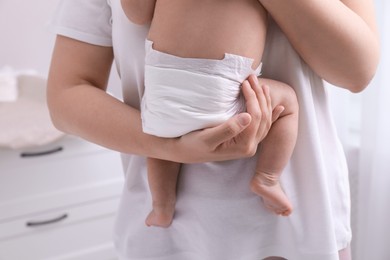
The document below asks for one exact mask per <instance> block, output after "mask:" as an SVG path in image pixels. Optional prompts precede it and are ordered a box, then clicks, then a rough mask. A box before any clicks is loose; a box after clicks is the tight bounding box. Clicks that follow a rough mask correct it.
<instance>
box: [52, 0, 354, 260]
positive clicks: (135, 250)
mask: <svg viewBox="0 0 390 260" xmlns="http://www.w3.org/2000/svg"><path fill="white" fill-rule="evenodd" d="M52 28H53V29H54V30H55V32H56V33H58V34H61V35H65V36H68V37H71V38H75V39H78V40H80V41H85V42H88V43H91V44H97V45H103V46H113V48H114V54H115V62H116V65H117V68H118V70H119V74H120V75H121V80H122V86H123V97H124V102H126V104H128V105H130V106H133V107H136V108H139V104H140V97H141V96H142V93H143V72H144V55H145V38H146V35H147V32H148V26H138V25H135V24H132V23H131V22H129V21H128V19H127V18H126V16H125V15H124V13H123V11H122V9H121V5H120V1H119V0H108V1H107V0H83V1H79V0H63V1H61V2H60V6H59V9H58V11H57V13H56V14H55V17H54V19H53V21H52ZM263 76H264V77H268V78H272V79H275V80H279V81H283V82H286V83H288V84H290V85H291V86H293V87H294V89H295V92H296V93H297V96H298V101H299V105H300V115H299V116H300V118H299V134H298V140H297V144H296V147H295V150H294V153H293V156H292V158H291V160H290V163H289V164H288V166H287V167H286V169H285V170H284V172H283V174H282V179H281V182H282V186H283V189H284V190H285V192H286V194H287V196H288V198H289V199H290V200H291V202H292V204H293V205H294V211H293V213H292V214H291V216H289V217H280V216H276V215H275V214H273V213H271V212H269V211H268V210H267V209H266V208H265V207H264V205H263V203H262V201H261V199H260V198H259V197H258V196H256V195H255V194H253V193H252V192H251V191H250V189H249V182H250V180H251V178H252V175H253V173H254V168H255V162H256V158H257V157H256V156H254V157H253V158H251V159H242V160H234V161H225V162H218V163H202V164H186V165H183V167H182V169H181V178H180V181H179V189H178V200H177V205H176V213H175V218H174V221H173V223H172V226H171V227H169V228H167V229H164V228H156V227H147V226H145V224H144V220H145V217H146V216H147V214H148V213H149V211H150V209H151V204H152V203H151V196H150V192H149V189H148V184H147V173H146V164H145V158H142V157H139V156H134V155H130V154H124V155H123V156H122V158H123V166H124V169H125V176H126V182H125V183H126V184H125V186H124V189H123V194H122V198H121V203H120V207H119V211H118V216H117V222H116V226H115V235H114V240H115V244H116V247H117V250H118V255H119V258H120V259H126V260H136V259H137V260H140V259H148V260H238V259H239V260H259V259H262V258H265V257H267V256H282V257H284V258H287V259H289V260H313V259H315V260H336V259H338V250H340V249H342V248H344V247H346V246H347V245H348V243H350V239H351V230H350V197H349V185H348V172H347V167H346V161H345V157H344V153H343V150H342V146H341V144H340V142H339V140H338V138H337V136H336V131H335V127H334V124H333V122H332V119H331V114H330V110H329V107H328V102H327V94H326V89H325V88H324V85H323V82H322V80H321V79H320V78H319V77H318V76H316V75H315V74H314V73H313V72H312V70H311V69H310V68H309V67H308V66H307V65H306V64H305V63H304V62H303V61H302V60H301V59H300V58H299V57H298V55H297V54H296V52H295V51H294V50H293V48H292V47H291V46H290V44H289V42H288V41H287V39H286V38H285V36H284V35H283V34H282V33H281V31H280V29H279V28H278V27H277V26H276V25H275V24H274V23H271V24H270V28H269V32H268V35H267V45H266V50H265V55H264V58H263Z"/></svg>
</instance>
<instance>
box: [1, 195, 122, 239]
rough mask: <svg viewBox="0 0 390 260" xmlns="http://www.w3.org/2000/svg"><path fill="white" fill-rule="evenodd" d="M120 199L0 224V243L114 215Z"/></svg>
mask: <svg viewBox="0 0 390 260" xmlns="http://www.w3.org/2000/svg"><path fill="white" fill-rule="evenodd" d="M118 203H119V198H111V199H105V200H101V201H97V202H94V203H89V204H86V205H79V206H74V207H65V208H58V209H56V210H52V211H47V212H43V213H40V214H31V215H27V216H24V217H20V218H17V219H13V220H10V221H5V222H2V223H0V241H2V240H7V239H11V238H17V237H19V236H26V235H32V234H35V233H40V232H42V231H46V230H51V229H56V228H58V227H62V226H68V225H74V224H75V223H79V222H85V221H88V220H90V219H93V218H101V217H105V216H108V215H114V214H115V212H116V210H117V207H118Z"/></svg>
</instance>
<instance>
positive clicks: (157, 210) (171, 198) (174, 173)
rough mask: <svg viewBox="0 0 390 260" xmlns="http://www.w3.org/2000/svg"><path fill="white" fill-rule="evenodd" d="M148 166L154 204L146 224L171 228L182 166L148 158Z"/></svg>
mask: <svg viewBox="0 0 390 260" xmlns="http://www.w3.org/2000/svg"><path fill="white" fill-rule="evenodd" d="M147 166H148V182H149V187H150V192H151V194H152V201H153V204H152V211H151V212H150V213H149V215H148V216H147V218H146V220H145V224H146V225H147V226H157V227H169V226H170V225H171V223H172V220H173V215H174V213H175V204H176V186H177V179H178V175H179V171H180V166H181V164H180V163H176V162H171V161H164V160H159V159H154V158H148V159H147Z"/></svg>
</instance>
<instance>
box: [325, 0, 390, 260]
mask: <svg viewBox="0 0 390 260" xmlns="http://www.w3.org/2000/svg"><path fill="white" fill-rule="evenodd" d="M376 12H377V18H378V19H377V21H378V26H379V31H380V37H381V46H382V47H381V48H382V49H381V62H380V65H379V68H378V71H377V74H376V76H375V78H374V79H373V81H372V82H371V84H370V86H369V87H368V88H367V89H366V90H365V91H364V92H363V93H361V94H350V93H347V92H346V91H341V90H334V89H332V90H331V92H330V93H331V100H332V109H333V110H334V115H335V120H336V125H337V128H338V131H339V134H340V137H341V139H342V142H343V145H344V147H345V151H346V154H347V158H348V161H349V162H348V163H349V168H350V180H351V193H352V194H351V195H352V228H353V243H352V252H353V259H354V260H370V259H375V260H389V259H390V2H389V0H376Z"/></svg>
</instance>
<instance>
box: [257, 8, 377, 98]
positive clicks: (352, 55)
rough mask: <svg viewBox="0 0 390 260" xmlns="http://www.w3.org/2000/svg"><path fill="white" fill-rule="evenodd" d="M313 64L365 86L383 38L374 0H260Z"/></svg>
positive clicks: (344, 83)
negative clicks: (379, 32)
mask: <svg viewBox="0 0 390 260" xmlns="http://www.w3.org/2000/svg"><path fill="white" fill-rule="evenodd" d="M260 2H261V3H262V4H263V5H264V7H265V8H266V9H267V10H268V12H269V13H270V14H271V15H272V17H273V18H274V19H275V21H276V22H277V23H278V25H279V26H280V27H281V29H282V30H283V31H284V33H285V34H286V36H287V37H288V39H289V40H290V42H291V43H292V45H293V46H294V48H295V49H296V50H297V52H298V53H299V54H300V55H301V57H302V58H303V59H304V60H305V61H306V63H308V65H309V66H310V67H311V68H312V69H313V70H314V71H315V72H316V73H317V74H318V75H319V76H321V77H322V78H324V79H325V80H327V81H329V82H330V83H332V84H334V85H337V86H340V87H343V88H346V89H349V90H350V91H352V92H359V91H361V90H363V89H364V88H365V87H366V86H367V84H368V83H369V81H370V80H371V79H372V77H373V75H374V74H375V71H376V68H377V65H378V60H379V43H378V36H377V31H376V25H375V16H374V8H373V4H372V2H371V0H360V1H354V0H346V1H343V2H341V1H339V0H327V1H323V0H288V1H284V0H260Z"/></svg>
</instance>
